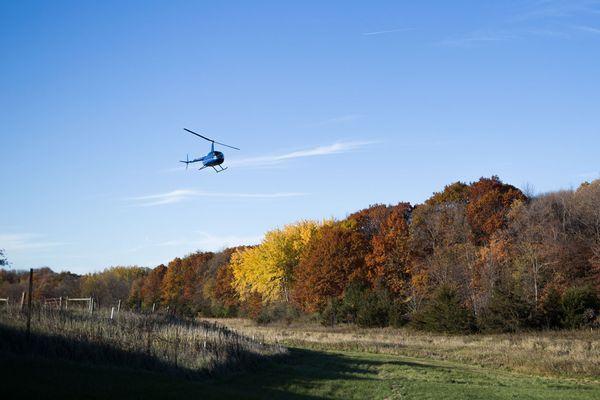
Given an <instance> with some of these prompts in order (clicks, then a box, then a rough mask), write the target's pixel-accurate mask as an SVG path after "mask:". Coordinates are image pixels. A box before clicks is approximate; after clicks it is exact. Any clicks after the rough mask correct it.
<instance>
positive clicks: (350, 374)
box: [0, 349, 600, 400]
mask: <svg viewBox="0 0 600 400" xmlns="http://www.w3.org/2000/svg"><path fill="white" fill-rule="evenodd" d="M0 376H2V382H3V383H2V392H3V393H4V394H5V395H6V396H7V397H4V396H3V397H4V398H11V399H13V398H15V399H16V398H46V399H49V398H56V399H58V398H60V399H83V398H86V399H106V398H110V399H113V400H116V399H132V398H140V399H142V398H143V399H162V398H173V399H175V398H198V399H227V398H236V399H266V398H268V399H316V398H328V399H441V398H443V399H557V400H558V399H561V400H563V399H574V400H575V399H600V385H599V384H596V383H581V382H579V383H578V382H575V381H570V380H565V379H556V378H536V377H529V376H523V375H518V374H513V373H506V372H499V371H493V370H489V369H484V368H480V367H472V366H466V365H461V364H455V363H449V362H443V361H431V360H425V359H415V358H408V357H399V356H393V355H385V354H369V353H355V352H331V351H311V350H306V349H292V350H291V353H290V355H289V356H288V358H287V359H285V360H283V361H281V362H272V361H266V362H265V363H264V364H263V365H261V366H260V367H259V368H258V369H257V370H255V371H252V372H244V373H238V374H234V375H228V376H227V377H221V378H205V379H201V380H186V379H181V378H176V377H173V376H169V375H164V374H159V373H154V372H143V371H135V370H130V369H125V368H110V367H102V366H101V367H99V366H90V365H85V364H77V363H72V362H65V361H56V360H52V361H50V360H44V359H31V358H27V357H4V359H3V360H2V362H1V363H0Z"/></svg>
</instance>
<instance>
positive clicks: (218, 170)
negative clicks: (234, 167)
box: [212, 165, 227, 173]
mask: <svg viewBox="0 0 600 400" xmlns="http://www.w3.org/2000/svg"><path fill="white" fill-rule="evenodd" d="M212 168H213V169H214V170H215V171H216V172H217V173H219V172H223V171H225V170H226V169H227V167H225V168H223V167H222V166H221V165H219V168H221V169H216V168H215V167H212Z"/></svg>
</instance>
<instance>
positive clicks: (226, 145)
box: [213, 140, 240, 150]
mask: <svg viewBox="0 0 600 400" xmlns="http://www.w3.org/2000/svg"><path fill="white" fill-rule="evenodd" d="M213 143H216V144H219V145H221V146H225V147H229V148H230V149H235V150H240V149H238V148H237V147H233V146H230V145H228V144H225V143H221V142H215V141H214V140H213Z"/></svg>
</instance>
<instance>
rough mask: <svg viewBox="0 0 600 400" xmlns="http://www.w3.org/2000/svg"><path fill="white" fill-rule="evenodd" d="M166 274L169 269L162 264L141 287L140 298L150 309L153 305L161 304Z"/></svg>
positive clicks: (149, 274) (147, 277) (151, 272)
mask: <svg viewBox="0 0 600 400" xmlns="http://www.w3.org/2000/svg"><path fill="white" fill-rule="evenodd" d="M166 273H167V267H166V266H165V265H163V264H161V265H159V266H158V267H156V268H154V269H153V270H152V271H150V272H149V273H148V275H147V276H146V277H145V278H144V280H143V282H142V285H141V287H140V297H141V301H142V304H143V305H144V306H146V307H150V306H152V304H160V300H161V287H162V283H163V279H164V277H165V274H166Z"/></svg>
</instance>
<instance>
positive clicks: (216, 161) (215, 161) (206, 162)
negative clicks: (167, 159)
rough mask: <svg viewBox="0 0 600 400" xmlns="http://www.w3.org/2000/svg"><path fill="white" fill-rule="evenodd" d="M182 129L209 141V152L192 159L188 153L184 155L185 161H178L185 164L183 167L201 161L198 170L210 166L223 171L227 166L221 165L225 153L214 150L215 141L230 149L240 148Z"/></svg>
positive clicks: (217, 170)
mask: <svg viewBox="0 0 600 400" xmlns="http://www.w3.org/2000/svg"><path fill="white" fill-rule="evenodd" d="M183 130H184V131H187V132H189V133H191V134H192V135H196V136H198V137H201V138H202V139H204V140H208V141H209V142H210V152H209V153H208V154H207V155H205V156H204V157H200V158H194V159H193V160H190V157H189V155H188V156H186V159H185V161H179V162H182V163H184V164H185V169H187V168H188V165H189V164H193V163H197V162H201V163H202V167H201V168H199V169H198V171H200V170H203V169H204V168H207V167H212V169H214V170H215V171H216V172H222V171H225V170H226V169H227V167H225V168H223V166H222V165H221V164H223V161H225V155H224V154H223V153H222V152H220V151H215V143H216V144H218V145H221V146H225V147H229V148H231V149H235V150H240V149H238V148H237V147H233V146H230V145H228V144H225V143H219V142H216V141H214V140H212V139H210V138H207V137H206V136H202V135H201V134H199V133H196V132H194V131H191V130H189V129H187V128H183ZM216 167H219V169H217V168H216Z"/></svg>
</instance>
